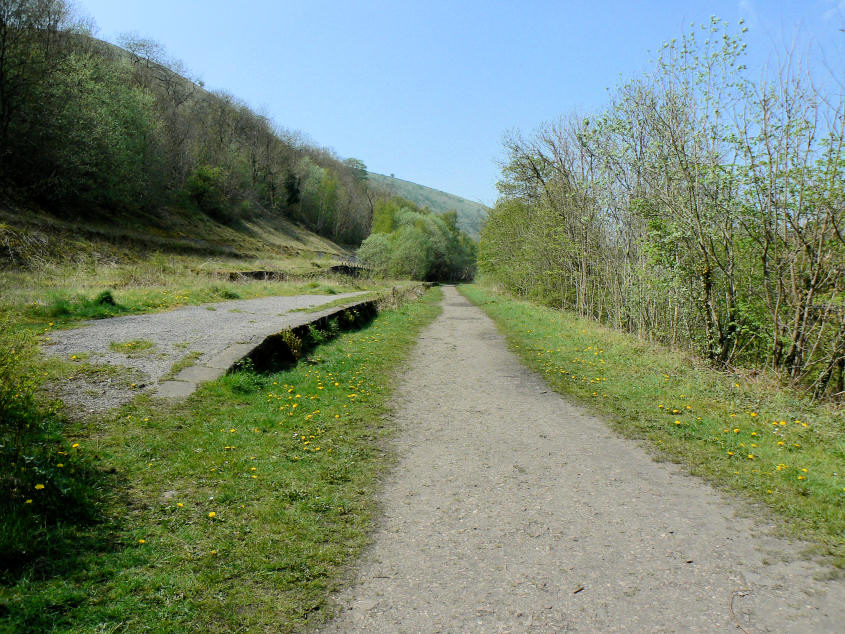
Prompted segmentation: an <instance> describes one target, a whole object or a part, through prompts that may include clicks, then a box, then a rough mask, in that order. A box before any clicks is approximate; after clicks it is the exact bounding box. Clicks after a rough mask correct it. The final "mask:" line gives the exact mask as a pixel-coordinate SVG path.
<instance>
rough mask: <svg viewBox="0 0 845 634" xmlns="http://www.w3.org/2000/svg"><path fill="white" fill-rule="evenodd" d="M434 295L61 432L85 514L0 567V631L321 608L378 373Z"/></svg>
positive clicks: (314, 616)
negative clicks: (178, 397) (280, 363)
mask: <svg viewBox="0 0 845 634" xmlns="http://www.w3.org/2000/svg"><path fill="white" fill-rule="evenodd" d="M439 297H440V291H439V290H438V289H432V290H430V291H428V292H427V294H426V295H425V296H424V297H423V299H422V300H420V301H417V302H413V303H408V304H405V305H404V306H402V307H401V308H399V309H397V310H392V311H386V312H384V313H382V314H380V315H379V316H378V317H377V318H376V319H375V320H374V321H373V322H372V323H371V324H370V325H368V326H367V327H365V328H364V329H362V330H360V331H357V332H353V333H347V334H343V335H340V336H339V337H337V338H336V339H334V340H333V341H331V342H329V343H326V344H325V345H322V346H320V347H318V348H316V349H315V350H313V351H312V352H311V353H310V355H309V356H308V357H306V358H304V359H302V360H301V361H300V363H299V364H298V365H297V366H296V367H294V368H291V369H290V370H286V371H284V372H278V373H275V374H258V373H255V372H251V371H241V372H235V373H232V374H230V375H227V376H225V377H223V378H222V379H220V380H218V381H215V382H213V383H209V384H206V385H204V386H203V387H202V388H201V389H200V390H199V391H198V392H197V393H195V394H194V395H193V396H192V397H190V398H189V399H187V400H186V401H184V402H181V403H179V404H175V405H170V406H164V405H162V404H160V403H156V402H154V401H149V400H142V399H138V400H137V401H136V402H134V403H133V404H132V405H131V406H129V407H126V408H124V409H123V410H121V411H120V412H119V413H118V414H116V415H114V417H113V418H111V419H109V420H100V421H95V422H91V423H86V424H80V425H79V426H78V427H76V428H73V429H71V430H70V433H69V436H68V437H69V440H68V444H67V447H62V448H61V451H64V452H65V453H70V452H73V455H72V456H71V457H74V459H75V460H78V461H80V463H84V464H89V465H94V466H96V469H97V471H98V473H100V474H104V475H103V477H102V478H101V480H99V481H98V483H97V486H99V487H100V491H101V499H102V501H101V503H100V505H99V516H98V519H96V520H95V521H89V522H86V523H82V522H79V523H76V524H74V523H70V524H67V523H65V524H63V525H61V527H59V526H55V525H54V527H53V529H50V530H46V531H45V533H44V534H43V535H41V537H40V539H39V540H38V541H37V542H36V543H32V544H30V545H29V547H28V549H27V555H26V557H27V560H26V561H24V562H16V566H15V568H14V569H9V570H8V571H6V572H5V573H4V574H3V575H2V576H0V580H2V582H1V583H0V630H6V629H9V630H26V631H52V630H55V631H111V630H115V629H128V630H131V631H260V630H269V631H289V630H293V629H297V628H299V627H302V626H304V625H305V624H307V623H313V622H317V621H319V620H321V619H322V618H324V617H325V602H326V598H327V596H328V594H329V593H330V592H331V591H332V590H334V589H335V588H336V587H337V586H338V584H339V582H340V579H341V577H342V575H343V573H344V571H345V569H346V567H347V566H348V565H349V563H350V562H351V561H352V560H353V558H354V557H355V556H356V555H357V554H358V553H359V552H360V550H361V548H362V547H363V545H364V544H365V542H366V540H367V533H368V528H369V526H370V519H371V513H372V511H373V499H372V492H373V490H374V488H375V486H376V481H377V477H378V475H379V473H380V472H381V471H382V469H383V468H384V467H385V464H386V455H385V449H384V443H383V441H384V439H385V438H386V436H387V435H388V434H389V433H390V432H391V427H390V425H389V424H388V423H386V422H385V418H384V415H385V413H386V410H387V403H388V398H389V396H390V393H391V389H392V386H393V384H394V379H395V372H396V369H397V367H398V365H399V364H400V363H401V362H402V360H403V359H404V358H405V357H406V354H407V352H408V351H409V349H410V348H411V346H412V345H413V344H414V342H415V340H416V337H417V334H418V333H419V331H420V329H421V328H422V327H423V326H424V325H426V324H427V323H429V322H430V321H431V320H432V319H434V317H435V316H436V315H437V314H438V312H439V305H438V300H439ZM75 456H78V458H77V457H75ZM59 459H61V460H63V461H64V462H65V463H67V462H68V461H69V459H68V458H65V457H64V456H62V457H61V458H60V457H59V456H58V455H57V456H56V460H57V461H58V460H59ZM39 483H41V482H39ZM43 484H44V485H45V486H44V488H43V489H39V490H37V491H33V492H32V494H29V492H27V495H28V496H29V497H30V498H33V497H36V496H37V495H38V494H41V493H44V492H47V493H50V492H51V490H52V488H53V483H52V482H51V481H49V480H45V482H43ZM21 497H23V496H21ZM21 503H23V502H21ZM38 503H39V502H38V500H36V505H37V504H38ZM0 522H2V520H0ZM44 525H45V526H46V523H45V524H44ZM3 528H4V530H8V527H6V526H4V527H3ZM59 530H61V531H62V535H63V536H64V537H63V539H55V538H54V536H55V534H56V531H59ZM51 531H52V532H51Z"/></svg>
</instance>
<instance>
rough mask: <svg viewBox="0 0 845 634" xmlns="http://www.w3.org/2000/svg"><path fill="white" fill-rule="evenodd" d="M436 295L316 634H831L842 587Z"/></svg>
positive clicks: (842, 613) (481, 322)
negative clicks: (357, 560) (391, 438)
mask: <svg viewBox="0 0 845 634" xmlns="http://www.w3.org/2000/svg"><path fill="white" fill-rule="evenodd" d="M445 290H446V299H445V304H444V312H443V314H442V316H441V317H440V318H439V319H438V320H437V321H436V322H435V323H434V324H433V325H432V326H430V327H429V328H428V329H427V330H426V331H425V332H424V333H423V337H422V340H421V342H420V345H419V346H418V348H417V350H416V351H415V353H414V355H413V357H412V360H411V362H410V368H409V370H408V373H407V375H406V377H405V378H404V381H403V384H402V386H401V387H400V390H399V392H398V395H397V399H396V402H395V411H396V412H397V414H396V417H397V419H398V423H399V426H400V429H401V430H402V431H401V433H400V434H399V438H398V440H397V441H396V445H395V446H396V451H397V455H398V456H399V460H398V463H397V465H396V466H395V468H394V469H393V471H392V473H391V475H390V476H389V477H388V478H387V481H386V483H385V485H384V488H383V491H382V493H381V505H382V506H381V508H382V513H383V518H382V520H381V522H380V526H379V528H378V529H377V531H376V532H375V535H374V544H373V546H372V547H371V548H370V549H369V551H368V552H367V553H366V554H365V556H364V560H363V562H362V564H361V568H360V571H359V573H358V575H357V578H356V580H355V581H354V583H353V584H352V585H351V586H350V587H349V588H347V589H346V590H344V591H342V592H341V594H340V596H338V597H337V601H338V615H337V619H336V620H335V621H334V622H332V623H330V624H328V625H327V626H326V627H325V631H326V632H353V631H354V632H528V631H531V632H536V631H543V632H559V631H584V632H599V631H601V632H652V631H660V632H675V631H684V632H688V631H693V632H737V631H739V630H738V628H737V627H736V624H735V620H734V616H733V615H732V614H731V603H732V602H733V612H734V613H735V618H736V620H738V622H739V623H741V624H742V626H743V627H744V628H745V629H746V630H748V631H749V632H755V633H756V632H841V631H843V629H845V584H843V583H842V582H841V581H830V580H827V581H822V580H819V579H821V578H823V577H824V575H825V573H826V570H825V569H824V568H823V567H821V566H819V565H817V564H814V563H812V562H811V561H808V560H806V559H804V558H803V557H802V556H801V555H800V552H801V549H800V545H799V544H794V543H790V542H787V541H785V540H782V539H778V538H775V537H773V536H771V535H770V534H769V533H770V530H771V528H772V527H771V526H768V525H765V524H762V523H760V522H756V521H754V520H752V519H749V518H748V515H749V514H751V515H753V514H754V509H753V508H746V509H742V506H743V503H742V502H739V501H731V500H729V499H728V498H727V497H726V496H723V495H721V494H720V493H718V492H717V491H715V490H714V489H712V488H711V487H709V486H708V485H706V484H704V483H702V482H701V481H700V480H698V479H696V478H692V477H690V476H687V475H684V474H683V472H682V470H681V469H680V468H679V467H677V466H675V465H671V464H665V463H657V462H654V461H653V460H652V459H651V458H650V457H649V455H648V454H647V453H646V452H645V450H644V449H642V448H641V447H639V446H638V445H637V444H636V443H634V442H631V441H629V440H625V439H622V438H619V437H617V436H616V435H614V434H613V433H612V432H611V431H610V430H609V429H608V427H606V425H605V424H603V423H602V422H601V421H599V420H597V419H596V418H594V417H593V416H591V415H589V414H587V413H585V412H584V411H583V410H582V409H580V408H578V407H575V406H573V405H572V404H570V403H568V402H567V401H565V400H564V399H563V398H561V397H560V396H559V395H558V394H556V393H554V392H551V391H550V389H549V388H548V387H547V386H546V384H545V383H544V382H543V381H542V380H541V379H540V378H539V377H538V376H536V375H535V374H533V373H531V372H529V371H528V370H526V369H525V368H524V367H523V366H521V365H520V364H519V362H518V361H517V359H516V358H515V357H514V356H513V355H512V354H511V353H510V352H509V351H508V350H507V349H506V346H505V343H504V338H503V337H502V336H501V335H500V334H499V333H498V332H497V330H496V327H495V326H494V324H493V322H492V321H491V320H490V319H488V318H487V317H486V316H485V315H484V314H483V313H482V312H481V311H480V310H479V309H477V308H475V307H473V306H471V305H470V304H469V303H468V302H467V300H465V299H464V298H463V297H461V296H460V295H459V294H458V293H457V292H456V291H455V290H454V289H453V288H450V287H447V288H446V289H445ZM738 511H739V512H738ZM827 572H829V571H827ZM740 592H741V593H740ZM735 593H736V594H735ZM732 599H733V601H732Z"/></svg>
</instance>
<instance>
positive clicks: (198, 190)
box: [185, 165, 235, 223]
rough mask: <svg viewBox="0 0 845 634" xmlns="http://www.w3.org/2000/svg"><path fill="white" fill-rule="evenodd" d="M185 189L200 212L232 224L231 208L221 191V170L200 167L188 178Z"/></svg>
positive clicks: (206, 166)
mask: <svg viewBox="0 0 845 634" xmlns="http://www.w3.org/2000/svg"><path fill="white" fill-rule="evenodd" d="M185 189H186V190H187V192H188V195H189V196H190V197H191V200H193V202H194V203H195V204H196V206H197V207H198V208H199V210H200V211H202V212H203V213H204V214H207V215H208V216H211V217H212V218H214V219H215V220H218V221H220V222H226V223H228V222H232V221H233V220H234V219H235V217H234V214H233V213H232V206H231V205H230V204H229V199H228V198H227V197H226V194H225V193H224V191H223V170H222V169H221V168H219V167H211V166H209V165H201V166H200V167H198V168H197V169H195V170H194V172H193V174H191V175H190V176H189V177H188V182H187V183H186V184H185Z"/></svg>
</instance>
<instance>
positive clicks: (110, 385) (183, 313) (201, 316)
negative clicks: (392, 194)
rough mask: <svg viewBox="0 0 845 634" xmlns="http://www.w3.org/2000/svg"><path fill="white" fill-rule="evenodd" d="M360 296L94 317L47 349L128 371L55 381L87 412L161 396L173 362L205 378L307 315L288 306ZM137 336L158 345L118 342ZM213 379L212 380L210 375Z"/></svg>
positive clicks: (76, 408)
mask: <svg viewBox="0 0 845 634" xmlns="http://www.w3.org/2000/svg"><path fill="white" fill-rule="evenodd" d="M361 294H362V293H360V292H356V293H342V294H337V295H296V296H290V297H262V298H259V299H246V300H237V301H226V302H216V303H213V304H204V305H202V306H188V307H186V308H179V309H176V310H171V311H168V312H164V313H152V314H148V315H131V316H127V317H114V318H111V319H102V320H98V321H90V322H87V325H85V326H84V327H82V328H77V329H74V330H58V331H54V332H52V333H50V336H51V340H50V345H48V346H45V348H44V349H45V352H47V353H48V354H52V355H56V356H60V357H63V358H64V359H72V357H73V356H74V355H76V356H77V357H78V359H80V360H84V361H86V362H88V363H91V364H96V366H102V367H103V368H108V367H109V366H111V367H112V368H114V367H120V368H123V369H125V370H126V371H124V372H120V373H117V374H115V373H114V372H108V371H104V372H93V373H92V372H90V371H88V372H85V371H80V372H79V373H78V374H77V375H76V376H74V378H73V380H71V381H68V382H65V383H63V384H62V385H59V386H56V391H57V393H58V396H59V397H60V398H62V400H64V401H65V403H67V404H68V405H69V406H70V410H71V411H73V412H75V413H77V414H83V415H84V414H86V413H91V412H96V411H104V410H107V409H111V408H112V407H117V406H118V405H122V404H124V403H127V402H129V401H130V400H132V398H133V397H134V396H135V395H136V394H137V393H138V391H139V390H147V391H150V392H152V393H156V391H157V388H158V387H160V386H159V383H160V382H161V383H164V381H163V379H166V378H168V375H171V374H174V372H172V370H173V366H174V364H175V363H177V362H179V361H180V360H182V361H183V365H185V366H188V367H187V368H186V369H183V370H182V372H183V373H184V374H191V373H193V374H194V375H196V376H193V377H191V379H192V380H193V379H196V380H207V379H205V378H204V377H203V376H202V366H203V364H206V363H213V361H211V360H212V359H214V358H216V357H219V356H220V355H221V354H223V356H227V355H226V354H225V353H226V351H230V352H231V353H233V355H234V356H235V357H237V354H238V353H239V352H241V351H246V350H248V349H249V348H250V347H251V345H254V344H255V343H257V342H260V341H262V340H263V339H264V338H265V337H267V336H268V335H271V334H274V333H276V332H279V331H280V330H284V329H285V328H287V327H289V326H290V325H291V324H292V323H293V322H294V321H300V320H301V318H302V313H300V312H294V313H291V312H290V311H293V310H296V309H299V308H311V307H315V309H316V307H319V306H320V305H321V304H326V303H328V302H331V301H334V300H336V299H344V298H351V297H355V296H357V295H361ZM137 340H140V341H144V342H149V343H152V344H153V345H152V346H151V347H147V348H146V349H132V348H131V347H128V346H125V345H123V346H121V345H118V346H113V345H112V344H126V343H127V342H130V341H137ZM115 347H116V348H117V349H115ZM142 348H143V347H142ZM243 354H245V352H243ZM228 356H232V355H228ZM238 358H239V357H238ZM235 360H237V358H235V359H232V361H231V362H234V361H235ZM230 365H231V363H230ZM218 374H219V372H218ZM208 378H213V377H211V376H210V374H209V377H208ZM186 385H187V384H186Z"/></svg>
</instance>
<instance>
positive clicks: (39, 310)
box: [29, 290, 129, 321]
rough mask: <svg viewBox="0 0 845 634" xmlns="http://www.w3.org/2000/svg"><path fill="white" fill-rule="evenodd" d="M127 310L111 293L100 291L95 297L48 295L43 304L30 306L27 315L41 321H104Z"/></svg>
mask: <svg viewBox="0 0 845 634" xmlns="http://www.w3.org/2000/svg"><path fill="white" fill-rule="evenodd" d="M128 311H129V308H127V307H126V306H123V305H122V304H119V303H118V302H117V301H116V300H115V298H114V296H113V295H112V292H111V291H109V290H105V291H102V292H101V293H99V294H97V295H96V296H95V297H93V298H91V297H86V296H85V295H76V296H73V297H68V296H66V295H64V294H62V293H49V294H48V295H47V301H46V303H45V304H43V305H42V304H36V305H34V306H31V307H30V309H29V313H30V315H31V316H33V317H38V318H41V319H44V318H48V319H62V320H67V321H70V320H73V319H105V318H107V317H114V316H115V315H119V314H121V313H125V312H128Z"/></svg>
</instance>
